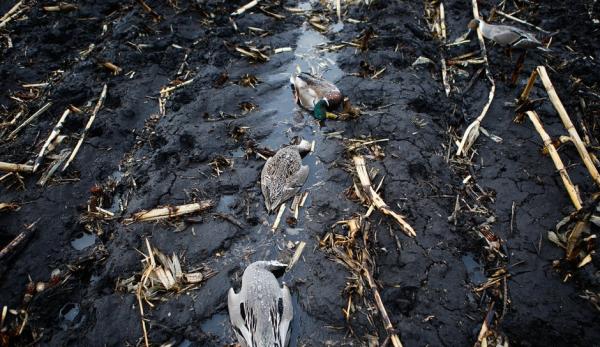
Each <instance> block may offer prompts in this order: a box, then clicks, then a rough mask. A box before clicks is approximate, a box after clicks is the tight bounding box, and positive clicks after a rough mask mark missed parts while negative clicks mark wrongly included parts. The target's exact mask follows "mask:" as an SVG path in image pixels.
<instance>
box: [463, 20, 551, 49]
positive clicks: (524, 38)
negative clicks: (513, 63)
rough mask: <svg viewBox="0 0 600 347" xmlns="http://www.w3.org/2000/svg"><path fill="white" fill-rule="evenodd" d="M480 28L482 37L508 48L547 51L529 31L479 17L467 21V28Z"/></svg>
mask: <svg viewBox="0 0 600 347" xmlns="http://www.w3.org/2000/svg"><path fill="white" fill-rule="evenodd" d="M477 27H479V28H481V33H482V34H483V37H485V38H486V39H488V40H492V41H494V42H496V43H497V44H499V45H501V46H504V47H508V48H521V49H528V48H538V49H541V50H543V51H548V49H547V48H546V47H544V46H543V44H542V43H541V42H540V41H539V40H538V39H537V38H536V37H535V35H533V34H532V33H530V32H527V31H525V30H522V29H519V28H516V27H512V26H509V25H495V24H488V23H486V22H485V21H483V20H481V19H473V20H471V21H470V22H469V28H470V29H472V30H477Z"/></svg>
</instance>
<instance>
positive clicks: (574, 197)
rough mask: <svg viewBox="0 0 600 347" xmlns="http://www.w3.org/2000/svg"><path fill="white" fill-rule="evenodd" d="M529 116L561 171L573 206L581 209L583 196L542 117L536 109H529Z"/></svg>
mask: <svg viewBox="0 0 600 347" xmlns="http://www.w3.org/2000/svg"><path fill="white" fill-rule="evenodd" d="M527 116H529V119H530V120H531V122H532V123H533V125H534V127H535V129H536V130H537V132H538V133H539V134H540V137H541V138H542V140H543V141H544V147H545V149H546V150H547V151H548V153H549V154H550V158H552V161H553V162H554V165H555V166H556V169H557V170H558V172H559V173H560V177H561V179H562V181H563V184H564V186H565V189H566V190H567V193H568V194H569V197H570V198H571V202H572V203H573V206H575V208H576V209H577V210H580V209H581V198H580V197H579V193H578V192H577V190H576V189H575V186H574V185H573V182H571V178H570V177H569V174H568V173H567V170H566V169H565V166H564V164H563V162H562V160H561V159H560V156H559V155H558V152H557V151H556V148H554V145H553V144H552V139H551V138H550V136H549V135H548V133H547V132H546V131H545V130H544V126H543V125H542V123H541V122H540V119H539V117H538V115H537V113H535V111H527Z"/></svg>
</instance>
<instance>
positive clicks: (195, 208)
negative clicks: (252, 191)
mask: <svg viewBox="0 0 600 347" xmlns="http://www.w3.org/2000/svg"><path fill="white" fill-rule="evenodd" d="M213 206H214V202H213V201H212V200H203V201H200V202H197V203H193V204H187V205H179V206H166V207H159V208H155V209H152V210H150V211H140V212H137V213H134V214H133V215H132V216H131V217H130V218H126V219H125V220H123V223H125V224H131V223H133V222H148V221H157V220H161V219H168V218H173V217H178V216H182V215H186V214H190V213H197V212H202V211H204V210H207V209H209V208H211V207H213Z"/></svg>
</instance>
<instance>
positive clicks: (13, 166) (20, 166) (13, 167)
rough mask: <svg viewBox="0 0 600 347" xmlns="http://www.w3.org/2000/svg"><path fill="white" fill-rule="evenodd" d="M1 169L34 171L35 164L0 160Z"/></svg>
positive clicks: (7, 170) (6, 170) (5, 170)
mask: <svg viewBox="0 0 600 347" xmlns="http://www.w3.org/2000/svg"><path fill="white" fill-rule="evenodd" d="M0 171H4V172H33V165H28V164H13V163H6V162H3V161H0Z"/></svg>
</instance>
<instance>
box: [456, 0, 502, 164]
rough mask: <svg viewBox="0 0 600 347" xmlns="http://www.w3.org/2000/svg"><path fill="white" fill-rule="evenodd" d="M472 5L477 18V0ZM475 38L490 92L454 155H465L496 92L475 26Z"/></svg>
mask: <svg viewBox="0 0 600 347" xmlns="http://www.w3.org/2000/svg"><path fill="white" fill-rule="evenodd" d="M472 5H473V18H474V19H479V8H478V7H477V0H472ZM477 39H478V40H479V47H480V49H481V57H482V58H483V62H484V64H485V76H486V77H487V79H488V80H489V81H490V84H491V85H492V87H491V88H490V93H489V95H488V101H487V103H486V104H485V105H484V106H483V109H482V110H481V114H480V115H479V117H477V119H475V120H474V121H473V123H471V125H469V127H467V130H465V134H464V135H463V137H462V139H461V141H460V145H459V146H458V150H457V151H456V155H461V154H463V155H466V152H467V150H468V149H469V147H471V146H472V145H473V143H474V142H475V140H476V139H477V136H479V125H480V124H481V122H482V121H483V118H484V117H485V115H486V114H487V112H488V110H489V108H490V106H491V105H492V101H493V100H494V95H495V93H496V83H495V82H494V78H493V77H492V73H491V71H490V64H489V62H488V58H487V50H486V48H485V41H484V40H483V34H482V33H481V29H480V28H477Z"/></svg>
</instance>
